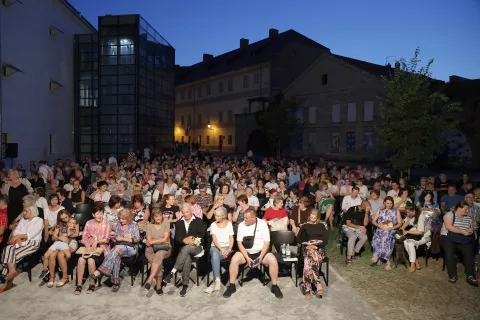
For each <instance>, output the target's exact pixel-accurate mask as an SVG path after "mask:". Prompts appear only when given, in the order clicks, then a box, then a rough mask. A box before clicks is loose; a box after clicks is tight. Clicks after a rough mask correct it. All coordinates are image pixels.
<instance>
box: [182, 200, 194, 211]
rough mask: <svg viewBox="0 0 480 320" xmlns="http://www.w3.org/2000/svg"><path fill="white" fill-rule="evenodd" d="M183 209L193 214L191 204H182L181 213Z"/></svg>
mask: <svg viewBox="0 0 480 320" xmlns="http://www.w3.org/2000/svg"><path fill="white" fill-rule="evenodd" d="M185 209H188V210H190V211H191V212H193V206H192V204H190V203H188V202H184V203H183V204H182V211H184V210H185Z"/></svg>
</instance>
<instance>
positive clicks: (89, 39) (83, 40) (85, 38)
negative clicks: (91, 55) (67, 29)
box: [78, 34, 92, 43]
mask: <svg viewBox="0 0 480 320" xmlns="http://www.w3.org/2000/svg"><path fill="white" fill-rule="evenodd" d="M78 42H80V43H90V42H92V36H91V35H90V34H81V35H79V37H78Z"/></svg>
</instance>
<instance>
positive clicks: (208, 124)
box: [207, 121, 212, 129]
mask: <svg viewBox="0 0 480 320" xmlns="http://www.w3.org/2000/svg"><path fill="white" fill-rule="evenodd" d="M211 127H212V126H211V125H210V121H208V122H207V128H208V129H210V128H211Z"/></svg>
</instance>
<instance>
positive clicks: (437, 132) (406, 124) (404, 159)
mask: <svg viewBox="0 0 480 320" xmlns="http://www.w3.org/2000/svg"><path fill="white" fill-rule="evenodd" d="M419 55H420V49H419V48H417V49H416V50H415V55H414V56H413V58H411V59H410V61H409V62H407V61H406V60H405V59H401V60H400V61H399V62H397V63H396V64H395V68H394V70H393V74H391V76H390V77H388V78H383V81H384V85H385V89H386V92H385V95H384V96H383V97H378V99H379V101H380V115H381V118H382V125H381V127H379V134H380V139H381V140H382V141H383V143H384V145H385V146H386V147H387V148H388V149H389V150H390V157H389V158H388V159H387V160H388V161H389V162H390V164H391V165H392V166H393V167H394V168H395V169H397V170H400V171H401V172H407V173H408V175H410V168H414V167H426V166H428V165H429V164H430V163H432V161H434V160H435V157H436V156H437V154H439V153H440V151H441V150H442V148H443V147H444V145H445V143H446V140H445V138H444V136H445V133H446V132H447V131H449V130H451V129H452V128H453V127H454V126H455V123H454V122H453V121H450V120H449V119H448V117H447V116H448V114H449V113H451V112H453V111H456V110H458V109H459V104H457V103H450V101H449V99H448V98H447V96H445V95H444V94H442V93H440V92H439V91H437V90H435V88H436V87H438V85H439V83H440V81H438V80H434V79H432V78H431V72H430V67H431V66H432V63H433V59H431V60H429V61H428V63H427V64H426V65H425V66H422V67H420V62H421V60H420V59H419Z"/></svg>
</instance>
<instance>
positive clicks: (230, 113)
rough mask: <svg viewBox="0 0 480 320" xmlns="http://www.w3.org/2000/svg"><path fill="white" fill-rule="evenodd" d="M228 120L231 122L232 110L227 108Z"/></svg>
mask: <svg viewBox="0 0 480 320" xmlns="http://www.w3.org/2000/svg"><path fill="white" fill-rule="evenodd" d="M228 122H233V112H232V110H228Z"/></svg>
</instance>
